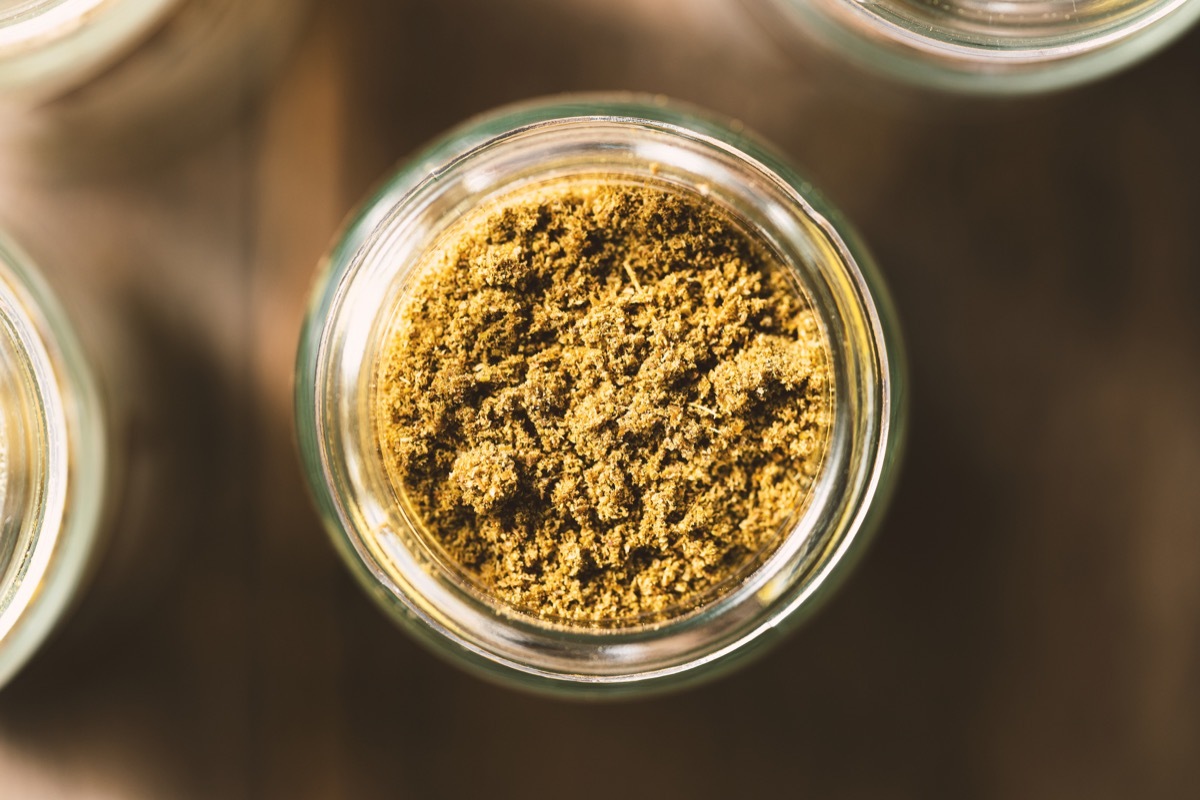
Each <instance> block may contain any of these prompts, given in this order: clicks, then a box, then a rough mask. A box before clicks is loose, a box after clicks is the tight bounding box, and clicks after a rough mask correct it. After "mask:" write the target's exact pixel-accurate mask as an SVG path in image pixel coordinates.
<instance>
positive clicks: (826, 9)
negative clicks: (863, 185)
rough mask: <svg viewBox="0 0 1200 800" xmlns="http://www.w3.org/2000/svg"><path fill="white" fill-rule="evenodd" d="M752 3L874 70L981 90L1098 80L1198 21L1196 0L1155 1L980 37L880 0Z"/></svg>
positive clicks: (1028, 89) (1199, 1)
mask: <svg viewBox="0 0 1200 800" xmlns="http://www.w3.org/2000/svg"><path fill="white" fill-rule="evenodd" d="M759 1H760V2H761V3H764V4H765V5H767V6H769V7H770V8H772V9H773V10H774V11H775V13H776V14H777V15H782V16H783V17H785V18H787V19H788V20H789V22H790V23H791V24H794V25H797V26H799V27H800V28H801V29H802V30H803V31H805V32H807V33H809V34H815V35H816V38H817V39H818V40H819V41H821V42H823V43H824V44H827V45H830V46H832V47H833V48H834V49H835V50H837V51H838V52H840V53H842V54H844V55H846V56H848V57H849V58H850V59H851V60H852V61H854V62H855V63H857V64H858V65H860V66H863V67H866V68H868V69H870V70H872V71H874V72H879V73H883V74H886V75H889V76H891V77H895V78H899V79H901V80H904V81H907V82H910V83H915V84H920V85H925V86H930V87H934V88H940V89H947V90H951V91H964V92H975V93H982V94H1022V93H1033V92H1041V91H1053V90H1056V89H1061V88H1065V87H1068V86H1072V85H1075V84H1080V83H1085V82H1088V81H1091V80H1096V79H1099V78H1101V77H1103V76H1105V75H1108V74H1111V73H1113V72H1116V71H1118V70H1120V69H1123V68H1124V67H1127V66H1129V65H1131V64H1133V63H1134V62H1136V61H1138V60H1140V59H1142V58H1144V57H1146V56H1148V55H1150V54H1151V53H1153V52H1155V51H1157V50H1158V49H1160V48H1162V47H1164V46H1165V45H1167V44H1168V43H1169V42H1171V41H1173V40H1174V39H1175V38H1177V37H1178V36H1180V35H1182V34H1183V33H1184V32H1185V31H1186V30H1187V29H1188V28H1189V27H1190V26H1191V25H1192V24H1194V23H1195V22H1196V20H1197V19H1200V0H1159V2H1156V3H1153V4H1152V5H1150V6H1148V7H1147V8H1145V9H1143V10H1140V11H1136V12H1131V13H1129V14H1128V15H1127V16H1126V17H1124V18H1123V19H1119V20H1116V21H1114V22H1113V23H1112V24H1110V25H1104V24H1096V25H1093V26H1091V27H1090V28H1088V29H1087V30H1080V31H1071V30H1069V29H1066V28H1064V30H1063V31H1062V32H1061V33H1060V34H1051V33H1045V34H1041V35H1029V36H1015V35H1014V36H1007V35H996V36H988V35H986V34H984V33H979V34H977V35H968V34H966V33H962V34H959V33H956V32H955V31H953V30H952V29H950V28H937V27H934V26H932V25H928V24H922V23H921V22H919V21H917V20H913V19H911V18H906V16H905V15H904V13H903V11H902V10H901V9H899V8H897V9H892V8H889V7H888V4H887V3H886V2H884V3H869V4H862V3H858V2H853V1H852V0H759Z"/></svg>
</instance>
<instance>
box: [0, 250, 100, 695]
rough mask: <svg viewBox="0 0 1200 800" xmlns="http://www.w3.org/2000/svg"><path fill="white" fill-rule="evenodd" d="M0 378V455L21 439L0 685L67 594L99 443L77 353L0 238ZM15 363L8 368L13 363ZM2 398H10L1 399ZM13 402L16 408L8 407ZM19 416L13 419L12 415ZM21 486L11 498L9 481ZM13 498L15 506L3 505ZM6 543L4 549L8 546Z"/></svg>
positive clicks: (90, 505)
mask: <svg viewBox="0 0 1200 800" xmlns="http://www.w3.org/2000/svg"><path fill="white" fill-rule="evenodd" d="M0 326H2V327H3V329H4V330H3V335H4V342H3V346H4V347H5V348H6V350H7V355H6V358H5V361H6V362H7V363H6V365H5V366H6V368H7V367H15V369H6V374H5V375H4V376H3V378H4V380H6V381H13V382H14V383H15V384H16V386H15V388H16V390H17V391H19V392H21V393H22V394H23V397H22V398H21V399H20V401H19V402H17V403H15V404H8V403H6V406H8V407H6V408H5V409H4V416H5V419H4V421H3V428H4V430H3V433H2V434H0V436H2V437H3V439H4V441H3V442H0V448H3V449H4V452H5V453H6V456H7V455H8V454H9V453H10V452H11V449H10V448H9V447H8V445H9V444H12V443H13V442H14V441H15V437H16V436H17V435H21V436H23V437H26V442H25V445H24V447H23V449H22V451H21V452H22V455H23V456H24V457H23V458H22V462H21V463H20V464H19V465H18V464H15V463H13V462H12V461H10V460H9V459H8V458H6V459H5V470H4V475H3V476H0V487H2V488H0V500H2V501H3V503H4V505H5V511H6V514H7V513H9V512H14V513H13V516H12V517H11V520H12V523H13V524H14V525H16V526H17V528H16V529H14V530H3V531H0V534H3V535H5V536H6V538H10V542H8V543H6V547H5V550H6V551H8V557H7V558H6V559H5V560H4V562H3V563H0V686H3V685H4V683H6V682H7V680H8V679H9V678H10V677H11V676H12V675H13V674H15V673H16V671H17V670H18V669H20V667H21V666H22V665H23V664H24V663H25V662H26V661H27V660H28V659H29V658H30V657H31V656H32V655H33V653H34V652H35V651H36V649H37V648H38V646H40V644H41V643H42V642H43V641H44V640H45V638H46V637H47V636H48V635H49V634H50V632H51V630H52V629H53V628H54V626H55V625H56V624H57V622H58V621H59V620H60V619H61V617H62V615H63V614H64V613H65V612H66V610H67V609H68V608H69V606H70V604H71V602H72V601H73V599H74V598H75V597H76V596H77V592H78V590H79V587H80V584H81V583H82V580H83V576H84V574H85V572H86V568H87V565H88V562H89V560H90V557H91V554H92V552H93V549H94V544H95V540H96V538H97V531H98V527H99V521H100V518H101V514H102V505H103V497H104V487H105V484H106V481H107V475H106V469H105V464H106V451H107V441H106V435H105V429H104V424H103V419H104V415H103V411H102V408H101V403H100V399H99V393H98V389H97V387H96V384H95V381H94V378H93V376H92V373H91V370H90V368H89V367H88V365H87V362H86V358H85V356H84V353H83V348H82V346H81V344H80V343H79V340H78V339H77V338H76V336H75V333H74V331H73V329H72V328H71V326H70V324H69V322H68V321H67V318H66V315H65V313H64V312H63V310H62V309H61V307H60V306H59V304H58V302H57V300H56V299H55V298H54V296H53V294H52V293H51V292H50V290H49V287H48V286H47V285H46V284H45V282H44V281H43V279H42V278H41V276H40V275H39V274H38V273H37V271H36V270H35V269H34V268H33V266H32V262H31V261H30V259H29V258H28V256H27V255H26V254H25V253H24V252H23V251H22V250H21V249H20V248H19V247H17V246H16V245H15V244H14V243H13V242H11V241H10V240H8V239H7V238H6V237H4V236H0ZM14 362H15V363H14ZM9 399H10V400H11V399H12V398H9ZM13 405H16V406H20V408H14V407H13ZM18 411H19V412H20V413H21V414H22V415H23V416H22V417H21V418H20V419H17V418H16V417H15V416H12V415H13V414H14V413H16V412H18ZM18 471H19V472H20V473H22V474H21V475H20V478H21V480H22V481H23V482H24V483H27V484H28V486H27V489H28V491H27V492H25V493H24V495H25V496H23V497H11V496H10V492H9V489H11V488H14V487H13V484H12V483H10V482H9V478H10V477H12V476H14V473H16V472H18ZM10 500H13V501H15V502H17V503H18V504H19V505H18V506H17V507H16V508H15V509H14V508H10V507H9V506H8V504H9V501H10ZM8 545H11V549H10V548H9V546H8Z"/></svg>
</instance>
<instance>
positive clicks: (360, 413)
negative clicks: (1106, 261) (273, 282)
mask: <svg viewBox="0 0 1200 800" xmlns="http://www.w3.org/2000/svg"><path fill="white" fill-rule="evenodd" d="M892 320H893V316H892V312H891V307H890V303H889V302H888V299H887V294H886V291H885V290H884V288H883V284H882V281H881V280H880V278H879V276H878V275H877V274H876V272H875V270H874V267H873V265H872V262H871V260H870V258H869V256H868V255H867V253H866V251H865V249H864V248H863V247H862V246H861V244H860V243H859V242H858V240H857V238H856V237H855V236H854V234H853V232H852V231H851V230H850V228H849V226H848V225H847V224H846V222H845V221H844V220H843V219H842V218H841V217H840V216H839V215H838V214H837V212H836V211H835V210H833V209H832V208H831V207H830V206H828V205H827V204H826V203H825V202H824V201H823V200H822V199H821V198H820V197H819V195H817V193H816V192H815V190H814V189H813V187H812V186H811V185H810V184H809V183H808V182H807V181H806V180H804V178H802V177H800V176H799V175H798V174H797V173H796V172H795V171H794V170H793V169H792V168H791V167H790V166H788V165H787V163H786V162H785V161H784V160H783V159H781V158H779V157H778V156H777V155H776V154H774V153H773V152H772V151H771V150H770V148H768V147H766V146H764V145H763V144H761V143H760V142H759V141H758V140H756V139H754V138H752V137H750V136H749V135H747V134H745V133H744V132H743V131H742V130H741V128H740V126H739V125H737V124H736V123H730V122H725V121H719V120H714V119H712V118H710V117H708V116H706V115H705V114H703V113H700V112H697V111H695V110H692V109H687V108H683V107H680V106H677V105H675V104H672V103H670V102H667V101H665V100H662V99H661V98H654V97H645V96H637V95H601V96H593V95H568V96H564V97H561V98H555V99H549V100H541V101H533V102H530V103H526V104H521V105H517V106H512V107H509V108H505V109H501V110H499V111H496V112H494V113H491V114H487V115H484V116H481V117H479V118H477V119H474V120H471V121H469V122H468V123H466V124H465V125H463V126H462V127H460V128H457V129H455V130H453V131H451V132H449V133H448V134H446V135H445V136H444V137H442V138H441V139H439V140H437V141H436V142H434V143H433V144H432V145H431V146H430V147H429V148H428V149H426V150H425V151H423V152H422V153H419V154H418V155H417V156H415V157H414V158H413V159H411V160H410V161H409V162H408V163H407V164H406V165H404V166H403V167H402V168H401V169H400V170H399V171H398V172H397V173H396V174H395V175H393V176H392V177H391V178H390V179H389V180H387V181H386V182H385V183H383V184H382V185H381V187H380V189H379V190H378V191H377V193H376V194H375V195H374V196H373V197H372V198H370V199H369V200H368V201H367V202H366V203H365V204H364V205H363V206H362V207H361V209H360V210H359V211H358V213H357V214H356V215H355V216H354V217H353V218H352V219H351V221H350V222H349V224H348V226H347V227H346V229H345V230H344V232H343V233H342V234H341V236H340V237H339V239H338V240H337V242H335V244H334V246H333V249H332V250H331V251H330V254H329V256H328V257H327V259H326V261H325V263H324V266H323V269H322V272H321V274H320V275H319V276H318V279H317V282H316V287H315V291H314V294H313V301H312V306H311V308H310V311H309V315H308V318H307V321H306V323H305V328H304V331H303V335H302V338H301V342H300V348H299V354H298V360H297V373H296V424H297V434H298V437H299V443H300V451H301V455H302V457H303V459H304V464H305V470H306V474H307V477H308V480H309V485H310V487H311V488H312V491H313V494H314V497H315V499H316V501H317V505H318V507H319V509H320V510H321V513H322V515H323V516H324V519H325V523H326V526H327V528H328V530H329V532H330V534H331V537H332V540H333V542H334V543H335V545H336V546H337V547H338V549H339V551H340V553H341V555H342V557H343V558H344V559H345V561H346V563H347V565H348V566H349V567H350V568H351V570H352V571H353V572H354V574H355V575H356V576H357V577H358V579H359V580H360V582H361V583H362V584H363V586H364V587H365V588H366V589H367V590H368V592H369V594H370V595H371V596H372V597H373V598H374V599H375V600H376V601H377V602H378V603H380V605H381V606H382V607H383V608H384V609H385V610H386V611H387V612H388V613H389V614H391V615H392V616H393V617H394V618H395V619H396V621H398V622H399V623H401V624H402V625H403V626H404V627H405V628H406V629H407V630H409V631H410V632H411V633H412V634H414V635H415V636H417V637H418V638H420V639H421V640H422V641H424V642H425V643H426V644H427V645H429V646H430V647H431V648H432V649H434V650H435V651H436V652H439V653H441V654H444V655H446V656H448V657H450V658H452V659H453V660H454V661H455V662H456V663H458V664H460V665H462V666H465V667H468V668H470V669H472V670H474V671H476V672H478V673H479V674H481V675H483V676H484V677H488V678H493V679H497V680H502V681H504V682H505V683H509V684H515V685H517V686H520V687H523V688H528V689H533V690H537V691H548V692H554V693H557V694H566V695H569V696H573V697H578V696H606V697H612V696H618V695H628V694H632V693H637V694H645V693H648V692H656V691H664V690H668V689H674V688H678V687H680V686H684V685H688V684H691V683H694V682H696V681H699V680H702V679H705V678H710V677H712V676H714V675H717V674H720V673H721V672H722V671H724V670H727V669H729V668H731V667H732V666H734V665H735V664H738V663H741V662H742V661H744V660H745V659H746V658H747V657H748V656H750V655H752V654H754V653H758V652H762V651H763V650H764V649H765V646H766V645H767V644H769V643H771V642H773V641H777V640H778V639H779V635H780V634H781V633H782V632H784V631H786V630H788V629H790V628H791V627H792V626H793V625H794V624H795V623H797V622H799V621H801V620H803V619H804V618H806V617H807V616H808V615H809V614H810V613H811V612H812V611H813V610H815V609H816V608H817V607H818V606H819V605H820V601H821V600H822V599H823V598H824V597H825V596H827V594H828V593H829V592H830V590H831V589H832V588H833V587H835V586H836V584H837V583H838V582H839V580H840V579H841V578H842V577H844V576H845V575H846V574H847V572H848V568H849V566H850V565H851V564H852V563H853V562H854V560H855V556H856V555H857V554H858V553H859V552H861V550H862V545H863V543H864V542H865V541H866V540H867V539H868V536H869V533H870V532H871V530H872V529H873V528H874V527H875V523H876V522H877V520H878V517H879V512H880V511H881V510H882V508H883V507H884V506H885V504H886V498H887V495H888V493H889V487H890V485H891V482H892V476H893V474H894V465H895V462H896V459H897V455H898V453H899V451H900V440H901V435H902V431H903V427H904V426H903V409H904V399H905V382H904V377H903V376H904V370H903V358H902V349H901V347H900V340H899V336H898V334H897V331H896V329H895V326H894V324H893V321H892Z"/></svg>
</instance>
